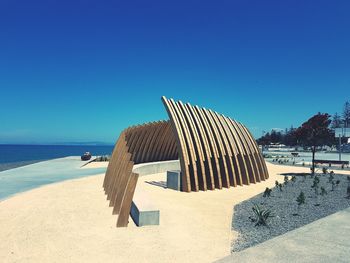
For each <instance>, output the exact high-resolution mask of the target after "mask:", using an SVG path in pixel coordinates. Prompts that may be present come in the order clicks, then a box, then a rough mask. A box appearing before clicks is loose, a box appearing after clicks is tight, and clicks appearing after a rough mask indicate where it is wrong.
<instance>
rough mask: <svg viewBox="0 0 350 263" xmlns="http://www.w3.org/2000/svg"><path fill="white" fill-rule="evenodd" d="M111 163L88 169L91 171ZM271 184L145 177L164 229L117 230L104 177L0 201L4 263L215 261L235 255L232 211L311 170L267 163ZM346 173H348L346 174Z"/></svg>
mask: <svg viewBox="0 0 350 263" xmlns="http://www.w3.org/2000/svg"><path fill="white" fill-rule="evenodd" d="M103 165H106V163H91V164H89V166H90V167H93V166H99V167H101V166H103ZM267 165H268V169H269V173H270V178H269V179H268V180H267V181H265V182H262V183H257V184H255V185H250V186H243V187H236V188H230V189H223V190H216V191H206V192H197V193H195V192H194V193H193V192H192V193H182V192H177V191H174V190H170V189H165V188H163V187H161V186H156V185H154V184H150V183H149V182H163V181H165V180H166V175H165V174H155V175H148V176H143V177H140V179H139V182H138V187H142V188H143V190H144V191H146V192H147V194H148V195H149V197H150V198H151V200H152V202H153V203H154V204H155V206H156V207H158V208H159V210H160V225H159V226H147V227H136V226H135V225H134V223H133V221H132V220H131V219H130V223H129V226H128V227H127V228H116V227H115V224H116V219H117V218H116V216H115V215H112V208H111V207H109V206H108V201H107V200H106V196H105V194H104V191H103V188H102V183H103V178H104V175H103V174H100V175H96V176H90V177H86V178H81V179H74V180H69V181H64V182H61V183H56V184H51V185H47V186H43V187H40V188H37V189H34V190H31V191H28V192H24V193H21V194H18V195H16V196H13V197H11V198H9V199H6V200H3V201H1V202H0V238H1V240H2V242H1V244H0V258H1V262H198V261H200V262H212V261H214V260H217V259H220V258H222V257H224V256H227V255H229V254H230V249H231V242H232V240H233V239H234V238H235V235H236V233H234V232H232V231H231V220H232V212H233V206H234V205H235V204H237V203H239V202H241V201H243V200H246V199H248V198H250V197H252V196H254V195H256V194H258V193H260V192H262V191H264V189H265V188H266V187H273V186H274V184H275V180H279V181H283V177H282V176H281V175H279V174H280V173H284V172H307V171H309V168H304V167H291V166H281V165H274V164H269V163H268V164H267ZM344 173H349V172H344Z"/></svg>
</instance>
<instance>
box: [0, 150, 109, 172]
mask: <svg viewBox="0 0 350 263" xmlns="http://www.w3.org/2000/svg"><path fill="white" fill-rule="evenodd" d="M87 151H89V152H91V154H92V155H110V154H111V153H112V151H113V146H112V145H103V146H96V145H10V144H0V171H3V170H7V169H11V168H15V167H19V166H23V165H27V164H31V163H35V162H38V161H43V160H49V159H54V158H60V157H66V156H80V155H82V154H83V153H84V152H87Z"/></svg>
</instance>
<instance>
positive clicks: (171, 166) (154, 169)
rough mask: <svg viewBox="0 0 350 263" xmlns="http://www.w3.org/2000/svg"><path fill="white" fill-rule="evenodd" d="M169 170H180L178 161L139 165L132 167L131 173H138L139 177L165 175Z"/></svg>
mask: <svg viewBox="0 0 350 263" xmlns="http://www.w3.org/2000/svg"><path fill="white" fill-rule="evenodd" d="M171 170H181V168H180V161H179V160H171V161H162V162H152V163H140V164H136V165H134V168H133V170H132V171H133V172H134V173H138V174H139V176H144V175H148V174H157V173H165V172H167V171H171Z"/></svg>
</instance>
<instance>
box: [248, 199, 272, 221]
mask: <svg viewBox="0 0 350 263" xmlns="http://www.w3.org/2000/svg"><path fill="white" fill-rule="evenodd" d="M252 210H253V212H254V215H255V218H254V219H253V221H254V222H256V223H255V226H267V221H268V219H269V218H271V217H274V215H273V214H272V211H271V210H270V209H265V208H261V207H260V206H258V205H256V204H255V205H254V206H253V208H252Z"/></svg>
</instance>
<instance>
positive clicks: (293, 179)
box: [290, 175, 297, 184]
mask: <svg viewBox="0 0 350 263" xmlns="http://www.w3.org/2000/svg"><path fill="white" fill-rule="evenodd" d="M290 180H291V181H292V184H294V183H295V181H296V180H297V177H296V176H295V175H293V176H292V179H290Z"/></svg>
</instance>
